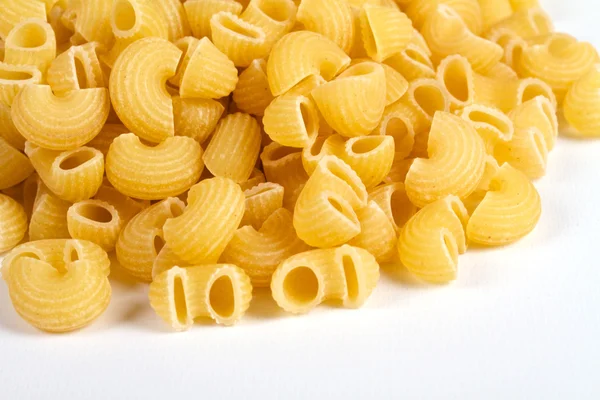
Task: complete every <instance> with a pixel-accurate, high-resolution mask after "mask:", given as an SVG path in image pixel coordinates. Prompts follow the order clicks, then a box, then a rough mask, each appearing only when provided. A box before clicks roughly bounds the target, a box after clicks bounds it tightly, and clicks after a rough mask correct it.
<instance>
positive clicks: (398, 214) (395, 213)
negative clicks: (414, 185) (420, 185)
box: [369, 182, 417, 233]
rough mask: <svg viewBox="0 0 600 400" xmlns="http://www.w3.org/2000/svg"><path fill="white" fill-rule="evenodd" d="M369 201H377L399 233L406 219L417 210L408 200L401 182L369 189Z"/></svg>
mask: <svg viewBox="0 0 600 400" xmlns="http://www.w3.org/2000/svg"><path fill="white" fill-rule="evenodd" d="M369 201H374V202H375V203H377V205H378V206H379V208H381V210H382V211H383V212H384V214H385V215H386V216H387V218H388V221H390V223H391V224H392V226H393V227H394V230H395V231H396V233H399V232H400V229H402V227H403V226H404V224H405V223H406V221H408V220H409V219H410V218H411V217H412V216H413V215H414V214H415V213H416V212H417V207H415V206H414V205H413V204H412V203H411V202H410V200H409V198H408V196H407V194H406V188H405V186H404V183H402V182H394V183H389V184H385V185H381V186H378V187H376V188H374V189H371V191H370V192H369Z"/></svg>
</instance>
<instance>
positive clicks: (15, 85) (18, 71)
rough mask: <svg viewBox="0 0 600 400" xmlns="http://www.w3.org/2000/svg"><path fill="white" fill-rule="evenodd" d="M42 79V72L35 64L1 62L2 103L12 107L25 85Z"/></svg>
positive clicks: (0, 88)
mask: <svg viewBox="0 0 600 400" xmlns="http://www.w3.org/2000/svg"><path fill="white" fill-rule="evenodd" d="M41 81H42V73H41V72H40V70H39V69H37V67H35V66H33V65H12V64H7V63H4V62H0V103H3V104H4V105H5V106H8V107H10V106H11V105H12V103H13V99H14V98H15V96H16V95H17V93H19V91H20V90H21V89H22V88H23V86H25V85H29V84H36V83H40V82H41Z"/></svg>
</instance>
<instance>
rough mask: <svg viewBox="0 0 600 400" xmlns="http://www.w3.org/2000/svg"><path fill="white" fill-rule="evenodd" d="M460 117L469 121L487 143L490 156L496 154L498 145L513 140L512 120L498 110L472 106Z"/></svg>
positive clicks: (463, 111)
mask: <svg viewBox="0 0 600 400" xmlns="http://www.w3.org/2000/svg"><path fill="white" fill-rule="evenodd" d="M459 115H460V117H461V118H462V119H464V120H465V121H469V122H470V123H471V125H472V126H473V128H475V130H476V131H477V133H478V134H479V136H481V138H482V139H483V141H484V143H485V148H486V151H487V153H488V154H494V149H495V147H496V145H498V144H499V143H501V142H504V143H507V142H509V141H510V140H511V139H512V138H513V134H514V131H515V130H514V125H513V123H512V120H511V119H510V118H509V117H508V116H506V115H505V114H504V113H503V112H502V111H500V110H498V109H497V108H493V107H488V106H484V105H480V104H471V105H470V106H467V107H465V108H463V109H462V110H461V111H460V114H459Z"/></svg>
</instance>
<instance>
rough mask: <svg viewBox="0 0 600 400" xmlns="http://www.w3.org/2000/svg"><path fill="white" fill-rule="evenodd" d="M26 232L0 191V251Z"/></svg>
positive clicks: (23, 219) (19, 210) (19, 211)
mask: <svg viewBox="0 0 600 400" xmlns="http://www.w3.org/2000/svg"><path fill="white" fill-rule="evenodd" d="M290 222H291V218H290ZM26 232H27V214H25V210H24V209H23V206H21V205H20V204H19V203H17V202H16V201H15V200H13V199H12V198H11V197H8V196H6V195H4V194H2V193H0V253H3V252H5V251H7V250H10V249H12V248H13V247H15V246H16V245H17V244H18V243H19V242H20V241H21V239H23V237H25V233H26Z"/></svg>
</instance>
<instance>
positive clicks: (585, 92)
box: [563, 65, 600, 136]
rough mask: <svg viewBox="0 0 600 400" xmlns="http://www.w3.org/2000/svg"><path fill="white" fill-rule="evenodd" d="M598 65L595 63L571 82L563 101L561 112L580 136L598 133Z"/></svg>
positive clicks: (599, 68)
mask: <svg viewBox="0 0 600 400" xmlns="http://www.w3.org/2000/svg"><path fill="white" fill-rule="evenodd" d="M598 88H600V67H599V66H598V65H595V66H594V67H593V68H591V69H590V70H589V71H588V72H587V73H586V74H585V75H583V76H582V77H581V78H580V79H579V80H577V81H575V82H574V83H573V86H571V88H570V89H569V91H568V93H567V95H566V97H565V101H564V103H563V113H564V116H565V119H566V120H567V121H568V122H569V124H570V125H571V126H572V127H573V128H575V130H576V132H577V134H579V135H581V136H597V135H600V118H599V115H598V105H599V104H600V91H599V90H598Z"/></svg>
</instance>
